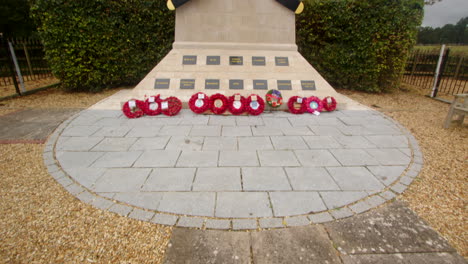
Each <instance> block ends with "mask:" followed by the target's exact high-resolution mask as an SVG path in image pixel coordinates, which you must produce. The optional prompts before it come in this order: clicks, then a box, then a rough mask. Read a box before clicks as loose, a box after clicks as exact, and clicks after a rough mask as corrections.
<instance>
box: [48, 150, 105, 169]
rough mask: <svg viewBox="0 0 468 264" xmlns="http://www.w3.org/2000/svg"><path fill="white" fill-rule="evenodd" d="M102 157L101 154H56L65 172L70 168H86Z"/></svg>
mask: <svg viewBox="0 0 468 264" xmlns="http://www.w3.org/2000/svg"><path fill="white" fill-rule="evenodd" d="M102 155H104V153H103V152H62V151H59V152H57V153H56V158H57V160H58V162H59V163H60V166H62V168H64V169H65V170H67V169H70V168H86V167H89V166H90V165H91V164H92V163H93V162H94V161H96V160H97V159H98V158H100V157H101V156H102Z"/></svg>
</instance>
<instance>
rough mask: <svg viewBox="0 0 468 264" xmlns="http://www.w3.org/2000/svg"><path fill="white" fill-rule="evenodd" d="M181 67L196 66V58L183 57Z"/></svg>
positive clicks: (192, 56)
mask: <svg viewBox="0 0 468 264" xmlns="http://www.w3.org/2000/svg"><path fill="white" fill-rule="evenodd" d="M182 64H183V65H196V64H197V56H195V55H184V57H183V59H182Z"/></svg>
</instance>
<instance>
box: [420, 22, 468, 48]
mask: <svg viewBox="0 0 468 264" xmlns="http://www.w3.org/2000/svg"><path fill="white" fill-rule="evenodd" d="M467 25H468V17H465V18H462V19H460V20H459V21H458V22H457V24H455V25H453V24H447V25H445V26H443V27H438V28H432V27H421V28H420V29H419V32H418V43H419V44H447V43H450V44H468V27H467Z"/></svg>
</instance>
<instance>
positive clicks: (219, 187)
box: [193, 168, 242, 191]
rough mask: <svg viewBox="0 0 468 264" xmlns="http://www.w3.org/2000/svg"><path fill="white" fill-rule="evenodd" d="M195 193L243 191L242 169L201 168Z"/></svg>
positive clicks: (195, 182)
mask: <svg viewBox="0 0 468 264" xmlns="http://www.w3.org/2000/svg"><path fill="white" fill-rule="evenodd" d="M193 190H194V191H241V190H242V186H241V176H240V168H199V169H198V170H197V175H196V177H195V181H194V182H193Z"/></svg>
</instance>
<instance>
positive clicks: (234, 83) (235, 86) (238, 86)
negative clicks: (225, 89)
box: [229, 80, 244, 90]
mask: <svg viewBox="0 0 468 264" xmlns="http://www.w3.org/2000/svg"><path fill="white" fill-rule="evenodd" d="M229 89H231V90H242V89H244V80H229Z"/></svg>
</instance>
